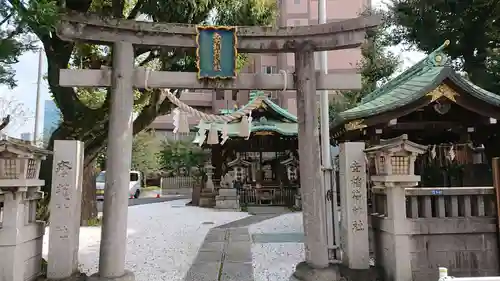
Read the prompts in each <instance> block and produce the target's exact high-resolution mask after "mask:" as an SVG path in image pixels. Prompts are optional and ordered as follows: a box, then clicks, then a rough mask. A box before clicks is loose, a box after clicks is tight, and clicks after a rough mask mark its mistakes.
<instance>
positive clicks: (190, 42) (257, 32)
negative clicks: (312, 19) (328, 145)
mask: <svg viewBox="0 0 500 281" xmlns="http://www.w3.org/2000/svg"><path fill="white" fill-rule="evenodd" d="M380 21H381V19H380V17H379V16H377V15H368V16H360V17H357V18H353V19H346V20H342V21H337V22H332V23H326V24H319V25H310V26H293V27H292V26H286V27H271V26H241V27H237V28H236V35H237V36H238V50H239V51H240V52H243V53H266V52H267V53H275V52H294V51H295V50H296V48H298V47H300V45H301V44H303V43H308V44H311V45H312V46H313V47H314V49H315V50H317V51H325V50H338V49H349V48H353V47H357V46H359V45H361V44H362V43H363V42H364V41H365V30H366V29H370V28H375V27H376V26H378V25H379V24H380ZM197 32H198V31H197V25H194V24H180V23H155V22H144V21H142V22H141V21H135V20H125V19H112V18H104V17H100V16H97V15H93V14H80V13H76V12H72V11H68V12H67V14H66V15H65V16H64V17H63V19H62V20H61V22H60V24H59V25H58V26H57V34H58V36H59V37H60V38H62V39H64V40H70V41H71V40H84V41H90V42H98V43H113V42H118V41H128V42H132V43H133V44H137V45H154V46H170V47H183V48H196V47H197V44H196V35H197ZM166 37H168V38H166Z"/></svg>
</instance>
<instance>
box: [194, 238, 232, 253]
mask: <svg viewBox="0 0 500 281" xmlns="http://www.w3.org/2000/svg"><path fill="white" fill-rule="evenodd" d="M224 245H226V242H206V241H205V243H203V245H201V248H200V250H199V251H200V252H221V253H222V252H223V251H224Z"/></svg>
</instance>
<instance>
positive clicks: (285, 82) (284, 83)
mask: <svg viewBox="0 0 500 281" xmlns="http://www.w3.org/2000/svg"><path fill="white" fill-rule="evenodd" d="M280 73H281V74H282V75H283V90H281V91H283V92H284V91H286V86H287V85H288V75H287V73H286V70H283V69H280Z"/></svg>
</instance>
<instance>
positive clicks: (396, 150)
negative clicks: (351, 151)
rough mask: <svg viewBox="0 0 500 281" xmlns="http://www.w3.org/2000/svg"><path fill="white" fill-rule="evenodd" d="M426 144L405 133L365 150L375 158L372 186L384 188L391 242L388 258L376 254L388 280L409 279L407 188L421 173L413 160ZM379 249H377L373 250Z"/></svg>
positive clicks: (410, 271)
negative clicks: (410, 138)
mask: <svg viewBox="0 0 500 281" xmlns="http://www.w3.org/2000/svg"><path fill="white" fill-rule="evenodd" d="M426 149H427V147H426V146H423V145H419V144H416V143H413V142H411V141H409V140H408V136H407V135H401V136H400V137H397V138H393V139H387V140H381V141H380V145H377V146H374V147H371V148H368V149H366V150H365V153H366V154H367V156H368V157H370V158H371V159H372V160H373V161H375V170H376V174H375V175H373V176H371V181H372V183H373V184H374V187H373V188H374V189H385V193H386V195H387V218H386V219H387V221H388V225H389V229H391V232H390V233H388V235H389V236H390V238H388V240H384V241H391V243H388V244H387V245H385V244H384V245H383V247H389V249H388V250H389V255H390V256H391V257H389V258H385V255H384V256H380V257H379V256H377V257H376V261H377V262H379V261H380V263H381V264H382V265H383V266H382V267H383V268H384V271H385V275H386V276H387V277H388V278H389V279H388V280H398V281H412V279H413V278H412V269H411V256H410V239H409V238H410V237H409V235H408V225H407V223H408V222H407V219H406V195H405V194H406V193H405V188H406V187H413V186H416V185H417V184H418V183H419V182H420V176H417V175H415V167H414V166H415V165H414V164H415V159H416V157H417V155H419V154H423V153H425V151H426ZM376 252H379V251H376Z"/></svg>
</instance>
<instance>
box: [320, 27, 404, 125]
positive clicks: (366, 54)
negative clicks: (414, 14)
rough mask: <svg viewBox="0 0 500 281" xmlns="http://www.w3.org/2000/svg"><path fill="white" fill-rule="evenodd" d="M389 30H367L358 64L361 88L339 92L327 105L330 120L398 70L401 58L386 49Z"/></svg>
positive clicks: (388, 43)
mask: <svg viewBox="0 0 500 281" xmlns="http://www.w3.org/2000/svg"><path fill="white" fill-rule="evenodd" d="M389 32H390V30H388V29H387V28H386V26H381V27H379V28H377V29H375V30H371V31H369V32H367V41H366V43H365V44H363V45H362V46H361V54H362V60H361V62H360V64H359V66H358V67H359V69H360V72H361V90H359V91H345V92H341V96H340V97H338V98H337V99H336V100H335V101H334V102H332V103H331V104H330V106H329V116H330V122H333V121H334V120H335V118H336V116H337V114H338V113H340V112H342V111H344V110H347V109H349V108H352V107H354V106H356V105H357V104H358V103H359V101H360V100H361V99H362V98H363V97H364V96H366V95H368V94H369V93H371V92H373V91H374V90H375V89H376V88H377V85H380V84H384V83H386V82H387V81H389V80H390V78H391V77H392V75H393V74H394V73H395V72H396V71H397V70H398V68H399V65H400V63H401V60H400V58H399V57H398V56H397V55H395V54H394V53H392V52H391V51H389V50H388V47H390V46H391V44H390V42H389V41H387V40H386V38H387V36H388V35H387V34H388V33H389Z"/></svg>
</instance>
